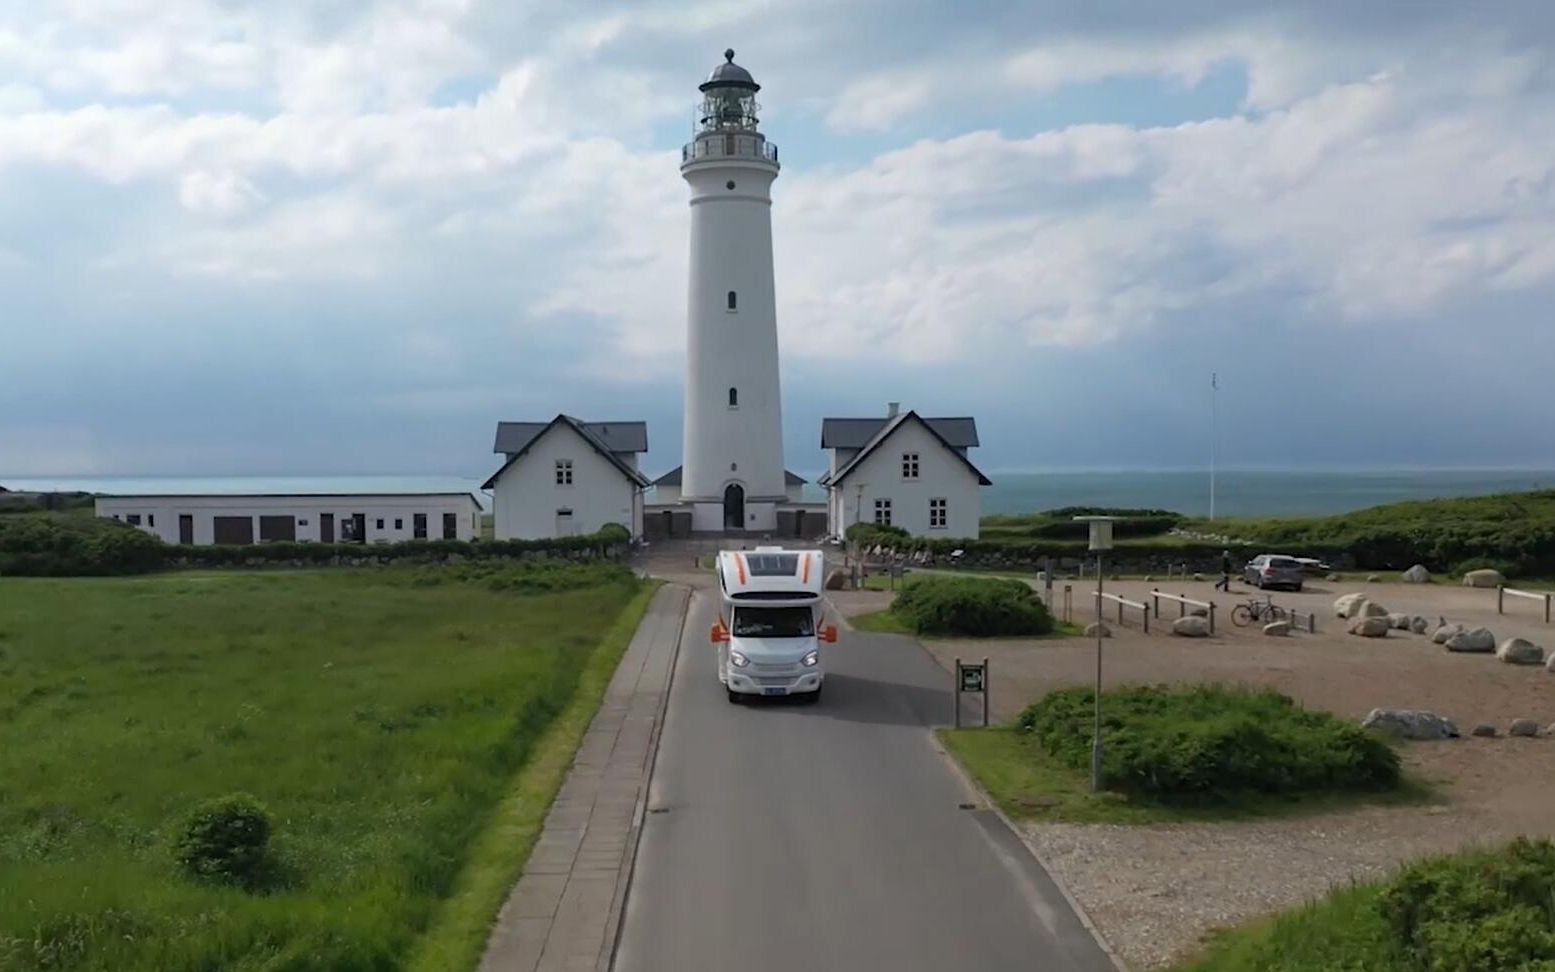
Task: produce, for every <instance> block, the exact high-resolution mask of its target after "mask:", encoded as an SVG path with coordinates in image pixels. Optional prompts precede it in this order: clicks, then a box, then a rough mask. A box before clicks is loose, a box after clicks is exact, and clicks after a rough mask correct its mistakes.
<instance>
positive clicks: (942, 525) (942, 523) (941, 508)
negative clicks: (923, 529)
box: [929, 496, 950, 530]
mask: <svg viewBox="0 0 1555 972" xmlns="http://www.w3.org/2000/svg"><path fill="white" fill-rule="evenodd" d="M936 519H938V521H939V522H938V523H936V522H935V520H936ZM949 527H950V501H949V500H948V499H946V498H945V497H943V496H936V497H934V498H933V499H931V500H929V529H930V530H945V529H948V528H949Z"/></svg>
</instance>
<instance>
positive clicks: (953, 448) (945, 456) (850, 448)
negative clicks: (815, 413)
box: [819, 402, 990, 537]
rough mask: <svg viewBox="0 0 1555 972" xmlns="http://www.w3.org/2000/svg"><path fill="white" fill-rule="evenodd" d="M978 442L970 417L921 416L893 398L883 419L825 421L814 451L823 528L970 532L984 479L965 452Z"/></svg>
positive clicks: (946, 533)
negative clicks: (820, 459)
mask: <svg viewBox="0 0 1555 972" xmlns="http://www.w3.org/2000/svg"><path fill="white" fill-rule="evenodd" d="M977 444H978V441H977V423H976V421H975V420H973V419H971V418H923V417H921V416H920V415H918V413H917V412H913V411H907V412H903V411H901V410H900V409H899V408H898V407H897V405H896V404H895V403H894V402H893V403H892V404H891V406H890V408H889V410H888V412H887V414H886V416H885V417H884V418H828V419H824V420H822V422H821V448H822V449H825V450H828V451H829V452H830V453H831V461H830V465H829V468H828V469H827V471H826V474H825V475H824V476H822V477H821V478H820V480H819V483H820V485H821V486H824V487H825V488H826V517H827V532H828V533H830V534H832V535H841V534H842V533H844V532H845V531H846V530H847V528H848V527H849V526H851V525H852V524H854V523H859V522H864V523H879V524H882V525H885V526H896V527H901V528H903V529H905V530H906V531H907V532H908V533H911V534H913V535H914V536H924V537H934V536H943V537H976V536H977V535H978V531H979V521H980V520H981V519H982V515H983V513H982V511H983V507H982V493H981V489H982V487H984V486H988V485H990V482H989V479H988V477H987V476H984V475H983V474H982V472H980V471H979V470H978V468H977V467H976V466H974V465H973V464H972V461H971V459H969V458H968V457H967V451H968V450H969V449H971V448H973V447H975V446H976V445H977Z"/></svg>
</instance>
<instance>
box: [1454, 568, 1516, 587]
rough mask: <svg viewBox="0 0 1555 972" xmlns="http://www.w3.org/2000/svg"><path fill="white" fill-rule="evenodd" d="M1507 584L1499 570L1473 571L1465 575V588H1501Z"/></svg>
mask: <svg viewBox="0 0 1555 972" xmlns="http://www.w3.org/2000/svg"><path fill="white" fill-rule="evenodd" d="M1505 583H1506V578H1505V577H1502V576H1501V572H1500V571H1499V570H1490V569H1489V568H1486V569H1485V570H1471V571H1469V572H1468V573H1467V574H1464V575H1463V586H1464V587H1500V586H1501V585H1502V584H1505Z"/></svg>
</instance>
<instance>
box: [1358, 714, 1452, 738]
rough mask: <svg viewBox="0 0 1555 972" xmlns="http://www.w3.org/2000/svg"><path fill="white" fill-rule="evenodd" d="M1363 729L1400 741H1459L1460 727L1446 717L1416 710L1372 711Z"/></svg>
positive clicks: (1363, 720) (1362, 724)
mask: <svg viewBox="0 0 1555 972" xmlns="http://www.w3.org/2000/svg"><path fill="white" fill-rule="evenodd" d="M1361 728H1363V729H1376V730H1377V731H1378V732H1385V733H1387V734H1389V735H1392V736H1398V737H1399V738H1400V739H1457V738H1458V727H1457V726H1456V725H1454V724H1453V721H1452V720H1451V719H1449V718H1447V717H1446V716H1439V715H1437V714H1436V713H1435V712H1421V711H1418V710H1415V709H1372V710H1371V711H1370V712H1368V713H1366V718H1364V719H1362V720H1361Z"/></svg>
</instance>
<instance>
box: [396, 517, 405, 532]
mask: <svg viewBox="0 0 1555 972" xmlns="http://www.w3.org/2000/svg"><path fill="white" fill-rule="evenodd" d="M394 529H396V530H403V529H405V521H404V520H403V519H401V518H400V517H395V518H394Z"/></svg>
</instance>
